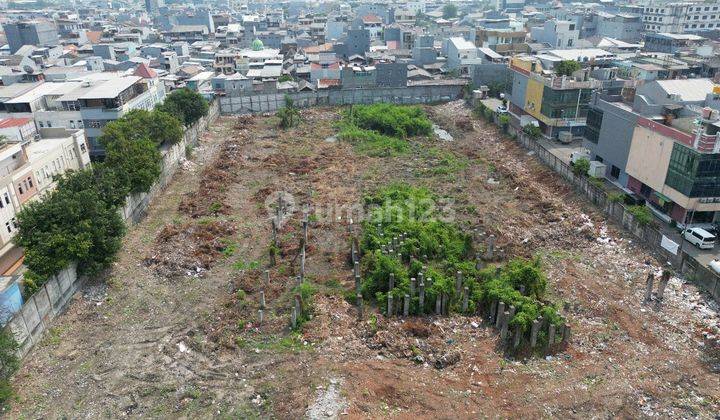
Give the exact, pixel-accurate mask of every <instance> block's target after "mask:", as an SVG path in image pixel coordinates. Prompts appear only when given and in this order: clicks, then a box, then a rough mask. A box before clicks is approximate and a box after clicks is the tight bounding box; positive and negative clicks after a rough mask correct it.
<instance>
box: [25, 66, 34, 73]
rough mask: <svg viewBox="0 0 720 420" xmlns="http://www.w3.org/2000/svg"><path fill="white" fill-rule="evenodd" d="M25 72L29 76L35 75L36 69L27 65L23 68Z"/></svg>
mask: <svg viewBox="0 0 720 420" xmlns="http://www.w3.org/2000/svg"><path fill="white" fill-rule="evenodd" d="M23 71H24V72H25V73H27V74H33V73H35V69H34V68H32V67H30V66H28V65H27V64H26V65H24V66H23Z"/></svg>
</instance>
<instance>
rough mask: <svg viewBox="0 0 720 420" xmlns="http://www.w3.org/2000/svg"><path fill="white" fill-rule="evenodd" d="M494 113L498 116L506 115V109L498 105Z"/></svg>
mask: <svg viewBox="0 0 720 420" xmlns="http://www.w3.org/2000/svg"><path fill="white" fill-rule="evenodd" d="M495 112H497V113H498V114H507V112H508V109H507V107H506V106H502V105H498V107H497V108H495Z"/></svg>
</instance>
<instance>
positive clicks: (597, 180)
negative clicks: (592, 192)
mask: <svg viewBox="0 0 720 420" xmlns="http://www.w3.org/2000/svg"><path fill="white" fill-rule="evenodd" d="M588 182H590V184H592V185H593V186H595V187H597V188H600V189H601V190H604V189H605V181H604V180H603V179H602V178H595V177H594V176H591V177H590V178H589V179H588Z"/></svg>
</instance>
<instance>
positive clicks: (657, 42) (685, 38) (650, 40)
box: [644, 33, 707, 54]
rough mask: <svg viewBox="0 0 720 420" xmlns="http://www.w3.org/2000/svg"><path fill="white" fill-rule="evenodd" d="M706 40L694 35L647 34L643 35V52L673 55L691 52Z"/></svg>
mask: <svg viewBox="0 0 720 420" xmlns="http://www.w3.org/2000/svg"><path fill="white" fill-rule="evenodd" d="M706 41H707V40H706V39H705V38H703V37H701V36H699V35H695V34H682V33H677V34H671V33H649V34H646V35H645V47H644V50H645V51H651V52H663V53H668V54H675V53H679V52H682V51H692V50H694V49H696V48H697V47H699V46H700V45H702V44H703V43H705V42H706Z"/></svg>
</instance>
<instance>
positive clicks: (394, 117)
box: [345, 103, 432, 138]
mask: <svg viewBox="0 0 720 420" xmlns="http://www.w3.org/2000/svg"><path fill="white" fill-rule="evenodd" d="M345 117H346V120H347V121H348V122H350V123H351V124H354V125H356V126H358V127H360V128H363V129H366V130H373V131H376V132H378V133H380V134H384V135H386V136H393V137H401V138H406V137H412V136H421V135H430V134H431V133H432V122H430V120H429V119H428V118H427V116H426V115H425V112H424V111H423V110H422V108H420V107H419V106H401V105H393V104H387V103H379V104H374V105H355V106H353V107H351V108H350V109H349V110H348V111H347V112H346V115H345Z"/></svg>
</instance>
